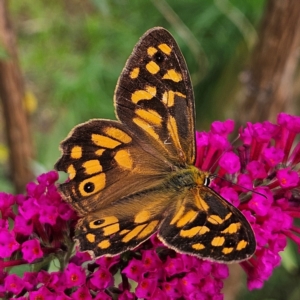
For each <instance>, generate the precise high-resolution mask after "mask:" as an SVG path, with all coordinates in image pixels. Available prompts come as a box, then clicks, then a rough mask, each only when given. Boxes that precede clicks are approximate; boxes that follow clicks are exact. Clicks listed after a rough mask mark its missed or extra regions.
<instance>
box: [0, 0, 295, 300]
mask: <svg viewBox="0 0 300 300" xmlns="http://www.w3.org/2000/svg"><path fill="white" fill-rule="evenodd" d="M9 4H10V13H11V18H12V21H13V24H14V27H15V31H16V35H17V39H18V51H19V59H20V64H21V67H22V71H23V74H24V77H25V81H26V89H27V96H26V99H25V101H26V106H27V109H28V112H29V114H30V119H31V130H32V135H33V140H34V145H35V161H34V162H33V167H34V169H35V172H36V173H37V174H38V173H41V172H43V171H48V170H51V169H53V165H54V163H55V161H56V160H57V159H58V157H59V156H60V152H59V150H58V145H59V142H60V141H61V140H62V139H64V138H65V137H66V135H67V134H68V132H69V131H70V130H71V129H72V127H74V126H75V125H76V124H78V123H81V122H84V121H87V120H89V119H91V118H111V119H114V118H115V116H114V107H113V94H114V89H115V85H116V82H117V79H118V76H119V75H120V73H121V71H122V68H123V66H124V64H125V62H126V59H127V58H128V56H129V55H130V53H131V51H132V49H133V47H134V45H135V44H136V42H137V41H138V39H139V37H140V36H141V35H142V34H143V33H144V32H145V31H146V30H147V29H149V28H151V27H154V26H163V27H165V28H167V29H168V30H169V31H170V32H171V33H172V34H173V35H174V37H175V39H176V40H177V42H178V44H179V45H180V48H181V49H182V52H183V54H184V56H185V58H186V61H187V64H188V67H189V70H190V73H191V76H192V80H193V84H194V91H195V99H196V108H197V129H198V130H204V129H205V130H207V129H209V126H210V123H211V122H212V121H213V120H225V119H226V118H228V117H230V116H231V112H232V110H234V107H235V105H234V104H235V100H236V99H234V97H233V95H234V91H235V89H237V86H238V82H239V79H238V78H239V75H240V73H241V72H242V71H243V70H244V68H245V67H246V66H247V61H248V59H249V53H250V51H251V47H252V46H253V42H254V41H255V38H256V34H257V30H258V28H259V21H260V19H261V16H262V14H263V9H264V5H265V1H262V0H244V1H238V0H231V1H230V2H229V1H227V0H215V1H212V0H201V1H199V0H186V1H175V0H169V1H168V2H166V1H159V0H153V1H150V0H147V1H138V0H131V1H129V0H122V1H121V0H60V1H59V0H48V1H45V0H22V1H20V0H10V1H9ZM2 126H3V124H2V122H1V125H0V130H1V133H0V191H7V192H11V191H12V190H13V189H12V186H11V184H10V182H9V180H8V177H7V174H8V165H7V148H6V143H5V138H4V133H3V128H2ZM288 251H290V252H289V253H288V255H286V254H285V256H286V258H285V259H284V265H283V266H282V267H280V268H278V269H277V270H276V272H275V274H274V276H273V277H272V280H270V281H269V282H268V283H266V285H265V287H264V289H262V290H260V291H254V292H251V293H250V292H247V291H246V290H245V289H244V291H243V292H242V294H241V296H240V298H239V299H292V300H293V299H300V285H299V277H300V276H299V275H300V274H299V258H298V257H296V255H295V253H296V249H294V248H293V247H290V248H289V250H288ZM237 284H238V283H237Z"/></svg>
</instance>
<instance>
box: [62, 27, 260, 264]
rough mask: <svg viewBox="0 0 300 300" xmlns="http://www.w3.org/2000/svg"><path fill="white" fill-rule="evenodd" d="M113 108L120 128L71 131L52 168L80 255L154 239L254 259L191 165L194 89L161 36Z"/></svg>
mask: <svg viewBox="0 0 300 300" xmlns="http://www.w3.org/2000/svg"><path fill="white" fill-rule="evenodd" d="M114 103H115V110H116V116H117V118H118V120H119V121H112V120H104V119H94V120H90V121H88V122H86V123H83V124H80V125H78V126H76V127H75V128H74V129H73V130H72V131H71V133H70V134H69V136H68V137H67V138H66V139H65V140H64V141H63V142H62V143H61V150H62V157H61V158H60V159H59V160H58V162H57V163H56V169H57V170H58V171H64V172H67V173H68V174H69V181H68V182H66V183H64V184H61V185H60V187H59V190H60V192H61V195H62V196H63V198H64V199H65V200H66V201H67V202H68V203H69V204H70V205H71V206H72V207H73V208H74V209H75V210H76V211H77V212H78V214H79V215H80V217H81V219H80V220H79V221H78V224H77V227H76V234H75V239H76V240H77V241H78V242H79V246H80V249H81V251H89V252H90V253H91V254H92V255H93V256H94V257H99V256H103V255H107V256H112V255H116V254H119V253H122V252H124V251H126V250H129V249H133V248H135V247H136V246H138V245H139V244H141V243H142V242H144V241H145V240H146V239H148V238H149V237H150V236H151V235H153V234H154V233H155V232H157V233H158V237H159V239H160V240H161V241H162V242H163V243H164V244H165V245H167V246H168V247H170V248H172V249H174V250H175V251H177V252H181V253H187V254H192V255H196V256H198V257H201V258H205V259H209V260H212V261H221V262H235V261H241V260H245V259H248V258H249V257H251V256H252V255H253V253H254V251H255V245H256V244H255V238H254V234H253V231H252V228H251V226H250V225H249V223H248V221H247V220H246V218H245V217H244V216H243V214H242V213H241V212H240V211H239V210H238V209H237V208H235V207H234V206H233V205H231V204H230V203H228V202H227V201H226V200H225V199H223V198H222V197H221V196H220V195H218V194H217V193H216V192H214V191H213V190H212V189H211V188H209V186H208V182H209V178H210V174H209V173H208V172H203V171H200V170H199V169H197V168H196V167H195V166H194V165H193V164H194V162H195V128H194V126H195V109H194V98H193V89H192V84H191V80H190V76H189V72H188V68H187V66H186V63H185V60H184V58H183V55H182V53H181V51H180V49H179V47H178V45H177V44H176V42H175V40H174V38H173V37H172V35H171V34H170V33H169V32H168V31H167V30H165V29H163V28H160V27H156V28H152V29H150V30H149V31H147V32H146V33H145V34H144V35H143V36H142V37H141V39H140V41H139V42H138V44H137V45H136V46H135V48H134V49H133V52H132V54H131V56H130V57H129V59H128V61H127V63H126V66H125V68H124V70H123V71H122V73H121V76H120V78H119V81H118V84H117V87H116V91H115V97H114Z"/></svg>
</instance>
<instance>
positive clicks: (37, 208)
mask: <svg viewBox="0 0 300 300" xmlns="http://www.w3.org/2000/svg"><path fill="white" fill-rule="evenodd" d="M233 129H234V122H233V121H230V120H228V121H225V122H214V123H213V124H212V126H211V130H210V131H209V132H197V136H196V143H197V161H196V167H198V168H199V169H201V170H204V171H210V172H211V173H212V174H214V175H215V176H214V180H212V181H211V184H210V186H211V188H213V189H214V190H215V191H216V192H218V193H219V194H220V195H222V196H223V197H224V198H225V199H227V200H228V201H229V202H231V203H232V204H233V205H234V206H236V207H238V208H239V209H240V210H241V211H242V213H243V214H244V215H245V216H246V218H247V219H248V221H249V223H250V224H251V226H252V228H253V230H254V233H255V237H256V242H257V248H256V252H255V254H254V256H253V257H252V258H250V259H249V260H247V261H243V262H241V263H240V265H241V266H242V268H243V270H244V271H245V273H246V275H247V281H248V288H249V289H250V290H252V289H255V288H261V287H262V286H263V284H264V281H266V280H267V279H268V278H269V277H270V276H271V275H272V273H273V270H274V268H275V267H277V266H278V265H279V264H280V262H281V258H280V256H279V252H280V251H282V250H284V248H285V247H286V245H287V239H291V240H292V241H294V242H295V243H296V244H297V245H298V246H300V238H299V234H300V228H299V227H297V226H296V223H295V220H296V219H298V218H299V217H300V208H299V201H300V200H299V185H300V183H299V167H298V164H299V161H300V144H297V143H296V140H297V137H298V134H299V132H300V118H298V117H294V116H290V115H287V114H280V115H279V116H278V120H277V124H272V123H270V122H263V123H257V124H252V123H248V124H247V125H246V127H245V128H241V129H240V130H239V139H238V140H237V141H236V142H235V143H234V144H236V145H237V146H233V145H232V144H231V143H230V142H229V138H228V136H229V135H230V133H231V132H232V131H233ZM57 179H58V174H57V173H56V172H53V171H51V172H49V173H47V174H43V175H41V176H39V177H38V178H37V183H29V184H28V185H27V193H26V195H17V196H15V195H11V194H6V193H0V210H1V216H2V218H1V220H0V266H1V267H0V297H1V298H3V299H10V298H13V297H14V298H16V299H37V298H38V299H115V298H118V299H120V300H128V299H215V300H218V299H223V295H222V292H221V290H222V287H223V281H224V279H225V278H227V277H228V276H229V271H228V268H227V265H225V264H219V263H214V262H210V261H207V260H202V259H200V258H198V257H195V256H190V255H185V254H180V253H177V252H175V251H174V250H172V249H169V248H167V247H166V246H164V245H163V244H162V243H161V242H160V241H159V240H158V239H157V237H156V235H153V236H152V237H151V238H150V239H149V240H148V241H146V242H144V243H143V244H141V245H140V246H139V247H137V248H136V249H134V250H132V251H127V252H125V253H123V254H121V255H117V256H114V257H100V258H98V259H96V260H92V259H91V257H90V255H89V254H88V253H86V252H85V253H82V252H78V251H77V248H76V246H75V247H74V243H73V236H74V226H75V224H76V221H77V219H78V217H77V216H76V215H75V213H74V212H73V211H72V210H71V208H70V207H69V206H68V204H66V203H65V202H64V201H63V200H62V199H61V197H60V195H59V194H58V192H57V188H56V181H57ZM15 206H17V207H18V210H17V211H16V210H15V209H14V207H15ZM10 224H13V226H12V225H10ZM22 264H23V265H24V264H26V265H28V266H29V267H30V271H26V272H24V273H23V275H22V276H18V275H16V274H14V270H15V269H14V267H16V266H19V265H22ZM50 266H51V270H52V272H50V271H48V270H50ZM54 266H56V270H54V271H53V267H54Z"/></svg>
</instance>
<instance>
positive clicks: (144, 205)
mask: <svg viewBox="0 0 300 300" xmlns="http://www.w3.org/2000/svg"><path fill="white" fill-rule="evenodd" d="M163 189H164V183H163V182H162V183H161V184H160V185H157V186H156V188H150V187H149V188H145V189H144V190H143V191H142V192H136V193H134V194H132V195H130V196H128V197H123V198H121V199H119V201H117V202H116V203H115V204H114V203H112V204H111V205H110V206H107V207H104V208H102V209H100V210H98V211H94V212H92V213H90V214H88V215H87V216H85V217H84V218H82V219H81V220H80V221H79V223H78V224H77V230H76V232H77V233H76V236H75V238H76V239H77V240H78V241H79V245H80V248H81V249H82V250H85V251H90V253H91V254H92V255H93V256H95V257H98V256H102V255H110V256H112V255H116V254H119V253H122V252H124V251H126V250H129V249H133V248H135V247H136V246H138V245H139V244H141V243H142V242H143V241H145V240H146V239H148V238H149V237H150V236H151V235H152V234H154V233H155V232H156V231H157V229H158V227H159V225H160V223H161V221H162V219H163V216H164V215H165V214H166V213H167V212H168V210H169V208H170V206H172V205H173V204H174V202H173V200H174V199H175V198H177V199H180V197H182V196H181V195H178V192H177V191H176V190H174V189H164V193H162V190H163Z"/></svg>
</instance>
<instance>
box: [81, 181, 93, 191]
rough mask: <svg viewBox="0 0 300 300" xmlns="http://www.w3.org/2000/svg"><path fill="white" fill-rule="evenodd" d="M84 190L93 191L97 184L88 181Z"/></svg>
mask: <svg viewBox="0 0 300 300" xmlns="http://www.w3.org/2000/svg"><path fill="white" fill-rule="evenodd" d="M83 189H84V191H85V192H86V193H92V192H93V191H94V189H95V184H94V183H92V182H87V183H86V184H85V185H84V187H83Z"/></svg>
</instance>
